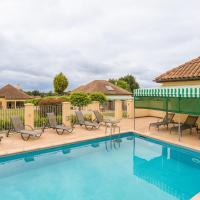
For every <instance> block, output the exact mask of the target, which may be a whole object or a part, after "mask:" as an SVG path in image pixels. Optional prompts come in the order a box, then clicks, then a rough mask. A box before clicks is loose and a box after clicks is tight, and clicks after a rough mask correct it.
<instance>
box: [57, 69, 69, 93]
mask: <svg viewBox="0 0 200 200" xmlns="http://www.w3.org/2000/svg"><path fill="white" fill-rule="evenodd" d="M53 84H54V90H55V92H56V93H57V94H59V95H62V94H63V93H64V91H65V90H66V88H67V86H68V79H67V77H66V76H65V75H64V74H63V73H62V72H61V73H59V74H57V75H56V76H55V78H54V81H53Z"/></svg>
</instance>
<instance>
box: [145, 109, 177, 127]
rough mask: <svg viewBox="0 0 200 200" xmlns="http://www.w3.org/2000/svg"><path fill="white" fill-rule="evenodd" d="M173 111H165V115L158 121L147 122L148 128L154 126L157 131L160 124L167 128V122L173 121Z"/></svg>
mask: <svg viewBox="0 0 200 200" xmlns="http://www.w3.org/2000/svg"><path fill="white" fill-rule="evenodd" d="M174 115H175V114H174V113H168V114H167V113H166V115H165V117H164V118H163V119H162V121H159V122H153V123H150V124H149V130H150V128H151V127H152V126H153V127H156V128H157V129H158V131H159V128H160V126H167V129H168V128H169V124H171V123H174V121H173V118H174Z"/></svg>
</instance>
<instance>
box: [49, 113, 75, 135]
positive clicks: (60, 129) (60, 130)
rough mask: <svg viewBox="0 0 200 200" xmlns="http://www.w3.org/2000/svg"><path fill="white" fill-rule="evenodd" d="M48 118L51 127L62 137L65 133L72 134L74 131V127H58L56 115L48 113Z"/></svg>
mask: <svg viewBox="0 0 200 200" xmlns="http://www.w3.org/2000/svg"><path fill="white" fill-rule="evenodd" d="M47 117H48V122H49V127H50V128H53V129H55V130H56V132H57V134H58V135H62V134H63V133H64V132H65V131H66V132H68V133H71V132H72V131H73V127H71V126H65V125H58V124H57V121H56V116H55V115H54V113H47Z"/></svg>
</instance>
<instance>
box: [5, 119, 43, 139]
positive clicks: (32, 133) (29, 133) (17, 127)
mask: <svg viewBox="0 0 200 200" xmlns="http://www.w3.org/2000/svg"><path fill="white" fill-rule="evenodd" d="M11 123H12V125H13V131H14V132H16V133H20V134H21V137H22V139H23V140H25V141H27V140H28V139H29V138H30V137H35V138H39V137H40V136H41V135H42V133H43V132H44V129H42V130H35V129H33V128H32V127H31V126H28V125H23V123H22V121H21V119H20V118H19V117H18V116H13V117H11ZM26 126H27V127H29V128H30V129H31V130H26V129H25V127H26ZM11 131H12V129H9V130H8V132H7V134H6V136H7V137H8V136H9V134H10V132H11Z"/></svg>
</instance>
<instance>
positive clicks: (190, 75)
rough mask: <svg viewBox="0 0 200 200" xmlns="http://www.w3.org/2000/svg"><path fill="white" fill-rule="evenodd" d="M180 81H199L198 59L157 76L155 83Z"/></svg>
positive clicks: (199, 59)
mask: <svg viewBox="0 0 200 200" xmlns="http://www.w3.org/2000/svg"><path fill="white" fill-rule="evenodd" d="M182 80H200V57H198V58H195V59H193V60H191V61H189V62H186V63H185V64H182V65H180V66H178V67H176V68H174V69H172V70H169V71H167V72H166V73H163V74H161V75H160V76H158V77H157V78H156V79H155V81H156V82H157V83H161V82H168V81H182Z"/></svg>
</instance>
